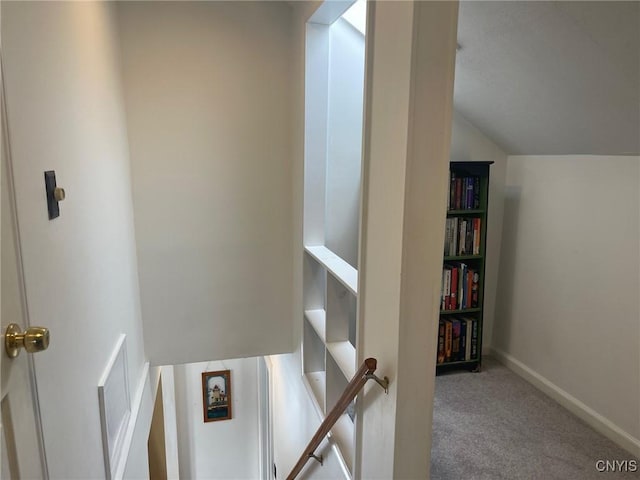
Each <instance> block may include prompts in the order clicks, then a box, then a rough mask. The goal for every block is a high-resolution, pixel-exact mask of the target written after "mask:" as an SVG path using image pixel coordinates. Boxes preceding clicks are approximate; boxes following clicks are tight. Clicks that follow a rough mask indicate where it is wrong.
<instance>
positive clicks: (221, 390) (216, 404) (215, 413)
mask: <svg viewBox="0 0 640 480" xmlns="http://www.w3.org/2000/svg"><path fill="white" fill-rule="evenodd" d="M202 413H203V417H204V421H205V423H206V422H217V421H220V420H231V418H232V396H231V370H217V371H214V372H202Z"/></svg>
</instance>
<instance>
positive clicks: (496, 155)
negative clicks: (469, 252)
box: [451, 112, 507, 352]
mask: <svg viewBox="0 0 640 480" xmlns="http://www.w3.org/2000/svg"><path fill="white" fill-rule="evenodd" d="M452 128H453V130H452V134H451V160H452V161H458V162H475V161H493V162H495V163H494V164H493V165H491V167H490V169H489V173H490V178H489V212H488V215H489V221H488V230H487V250H486V255H487V256H486V258H485V287H484V311H483V334H482V346H483V350H484V351H485V352H487V350H488V349H489V348H490V346H491V339H492V336H493V333H492V332H493V322H494V316H495V305H496V303H495V302H496V294H497V288H498V269H499V264H500V249H501V248H500V244H501V242H502V217H503V215H504V179H505V175H506V170H507V154H506V153H505V152H504V151H503V150H502V149H501V148H500V146H498V145H496V144H495V143H494V142H493V141H492V140H491V139H489V138H488V137H487V136H485V135H484V134H483V133H482V132H481V131H480V130H478V129H477V128H476V127H475V126H474V125H472V124H471V123H470V122H469V121H467V120H466V119H465V118H464V117H463V116H462V115H460V114H458V113H455V112H454V116H453V127H452Z"/></svg>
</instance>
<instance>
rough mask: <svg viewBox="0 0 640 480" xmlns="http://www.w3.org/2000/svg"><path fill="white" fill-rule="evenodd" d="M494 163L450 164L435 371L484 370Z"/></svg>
mask: <svg viewBox="0 0 640 480" xmlns="http://www.w3.org/2000/svg"><path fill="white" fill-rule="evenodd" d="M492 163H493V162H451V163H450V175H449V196H448V199H447V220H446V226H445V241H444V254H443V267H442V289H441V307H440V308H441V309H440V321H439V326H438V354H437V359H436V361H437V363H436V372H437V373H442V372H444V371H445V370H448V369H449V368H451V369H454V368H468V369H474V370H475V371H477V370H479V368H480V363H481V353H482V326H483V325H482V324H483V308H482V305H483V295H484V279H485V252H486V238H487V217H488V214H487V212H488V205H489V167H490V165H491V164H492Z"/></svg>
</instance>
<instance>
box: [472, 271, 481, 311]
mask: <svg viewBox="0 0 640 480" xmlns="http://www.w3.org/2000/svg"><path fill="white" fill-rule="evenodd" d="M479 281H480V274H479V273H478V272H476V271H474V272H473V278H472V279H471V308H478V307H479V306H480V305H479V303H480V302H479V292H478V290H479Z"/></svg>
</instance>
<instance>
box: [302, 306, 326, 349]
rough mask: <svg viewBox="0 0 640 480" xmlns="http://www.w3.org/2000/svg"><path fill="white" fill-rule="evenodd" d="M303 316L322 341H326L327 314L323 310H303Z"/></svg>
mask: <svg viewBox="0 0 640 480" xmlns="http://www.w3.org/2000/svg"><path fill="white" fill-rule="evenodd" d="M304 318H306V319H307V322H309V323H310V324H311V326H312V327H313V329H314V330H315V331H316V333H317V334H318V336H319V337H320V340H322V342H323V343H326V342H327V335H326V331H327V321H326V318H327V315H326V313H325V311H324V310H322V309H318V310H305V312H304Z"/></svg>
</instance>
